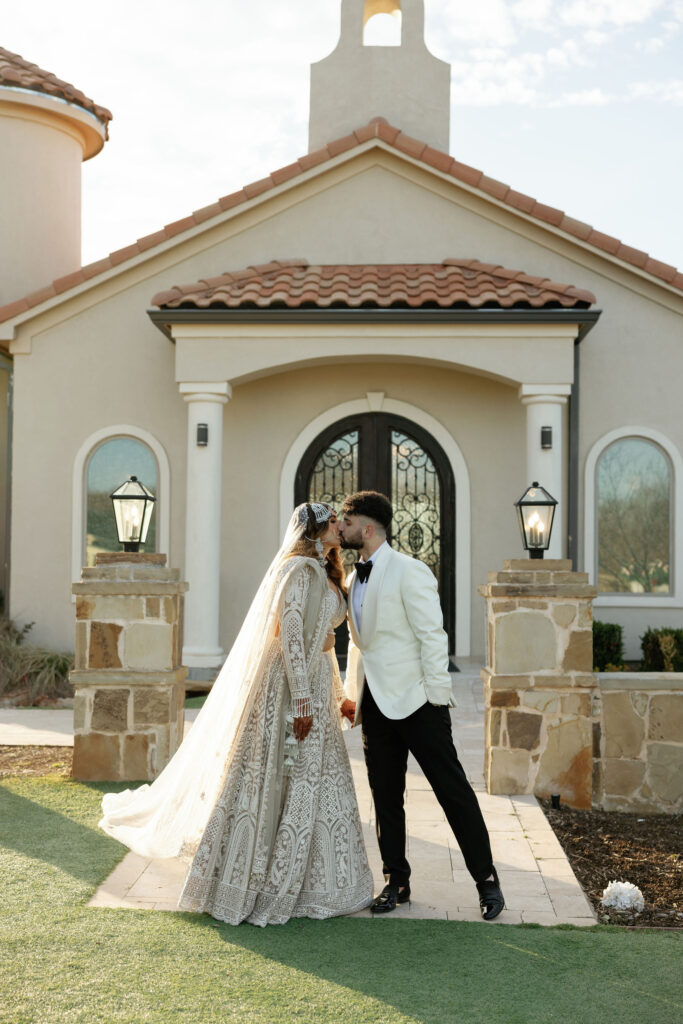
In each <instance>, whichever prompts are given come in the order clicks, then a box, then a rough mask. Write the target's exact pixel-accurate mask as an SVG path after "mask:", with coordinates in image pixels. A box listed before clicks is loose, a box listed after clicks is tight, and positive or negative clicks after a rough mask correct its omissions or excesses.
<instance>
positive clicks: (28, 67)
mask: <svg viewBox="0 0 683 1024" xmlns="http://www.w3.org/2000/svg"><path fill="white" fill-rule="evenodd" d="M0 85H5V86H8V87H9V88H14V89H16V88H20V89H30V90H31V91H32V92H42V93H45V94H46V95H47V96H57V97H58V98H59V99H63V100H67V102H69V103H75V104H76V106H78V107H83V109H84V110H88V111H89V112H90V113H91V114H94V115H95V117H96V118H97V120H98V121H100V122H101V123H102V124H103V125H104V131H105V136H104V137H105V139H107V138H109V128H108V126H109V122H110V121H111V120H112V116H113V115H112V113H111V111H110V110H107V108H106V107H100V106H99V105H98V104H97V103H95V102H94V100H91V99H89V98H88V97H87V96H86V95H85V93H83V92H81V90H80V89H77V88H76V87H75V86H74V85H70V84H69V82H65V81H64V80H63V79H61V78H57V76H56V75H53V74H52V72H51V71H43V69H42V68H39V67H38V65H37V64H31V63H30V62H29V61H27V60H24V58H23V57H20V56H19V54H18V53H12V52H11V51H10V50H5V49H4V47H2V46H0Z"/></svg>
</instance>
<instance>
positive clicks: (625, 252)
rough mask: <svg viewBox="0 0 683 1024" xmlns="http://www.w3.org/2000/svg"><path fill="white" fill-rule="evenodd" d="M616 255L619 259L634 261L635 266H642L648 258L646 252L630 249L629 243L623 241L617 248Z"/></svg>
mask: <svg viewBox="0 0 683 1024" xmlns="http://www.w3.org/2000/svg"><path fill="white" fill-rule="evenodd" d="M617 256H618V257H619V259H620V260H626V262H627V263H635V265H636V266H637V267H644V266H645V264H646V263H647V261H648V259H649V256H648V254H647V253H646V252H643V251H642V250H641V249H632V248H631V246H630V245H624V244H623V243H622V244H621V245H620V246H619V248H618V249H617Z"/></svg>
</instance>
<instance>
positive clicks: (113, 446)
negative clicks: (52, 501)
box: [83, 437, 159, 565]
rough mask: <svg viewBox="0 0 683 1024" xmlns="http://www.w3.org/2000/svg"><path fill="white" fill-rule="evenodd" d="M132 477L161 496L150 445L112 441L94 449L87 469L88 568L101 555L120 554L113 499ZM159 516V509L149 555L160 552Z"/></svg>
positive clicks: (121, 439)
mask: <svg viewBox="0 0 683 1024" xmlns="http://www.w3.org/2000/svg"><path fill="white" fill-rule="evenodd" d="M129 476H137V478H138V479H139V480H140V481H141V482H142V483H144V485H145V487H148V488H149V489H150V491H152V493H153V494H154V495H157V491H158V481H159V470H158V466H157V460H156V458H155V457H154V453H153V452H152V451H151V449H150V448H149V447H148V446H147V445H146V444H144V443H143V442H142V441H139V440H137V439H136V438H133V437H112V438H108V439H107V440H105V441H102V442H101V443H100V444H99V445H98V446H97V447H96V448H95V449H93V451H92V452H91V454H90V457H89V458H88V461H87V465H86V468H85V503H86V507H85V537H84V548H85V550H84V552H83V554H84V556H85V561H84V563H83V564H84V565H94V564H95V555H96V554H97V553H98V552H100V551H119V550H120V545H119V542H118V538H117V536H116V523H115V521H114V513H113V510H112V503H111V500H110V498H109V495H110V494H111V492H112V491H114V490H116V488H117V487H118V485H119V484H122V483H123V482H124V480H126V479H127V478H128V477H129ZM158 515H159V509H158V508H156V507H155V510H154V514H153V515H152V521H151V523H150V526H149V532H148V534H147V542H146V544H145V551H157V550H158V548H157V536H158V531H157V519H158Z"/></svg>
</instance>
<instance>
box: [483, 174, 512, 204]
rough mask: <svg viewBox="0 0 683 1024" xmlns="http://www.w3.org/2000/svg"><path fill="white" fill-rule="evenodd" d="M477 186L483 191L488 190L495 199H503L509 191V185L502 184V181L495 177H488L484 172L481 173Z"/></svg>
mask: <svg viewBox="0 0 683 1024" xmlns="http://www.w3.org/2000/svg"><path fill="white" fill-rule="evenodd" d="M477 188H480V189H481V190H482V191H483V192H488V194H489V195H490V196H494V197H495V198H496V199H505V196H506V195H507V194H508V192H509V191H510V186H509V185H504V184H503V182H502V181H496V179H495V178H488V177H487V176H486V175H485V174H482V176H481V178H480V179H479V184H478V185H477Z"/></svg>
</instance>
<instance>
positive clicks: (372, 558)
mask: <svg viewBox="0 0 683 1024" xmlns="http://www.w3.org/2000/svg"><path fill="white" fill-rule="evenodd" d="M388 547H389V544H388V543H387V541H385V540H384V541H382V543H381V544H380V546H379V547H378V548H377V550H376V551H375V552H374V553H373V554H372V555H370V557H369V558H361V562H364V563H365V564H366V565H367V564H368V562H372V564H373V565H374V564H375V562H376V561H377V556H378V555H380V554H381V553H383V552H384V549H385V548H388ZM361 586H362V584H361Z"/></svg>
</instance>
